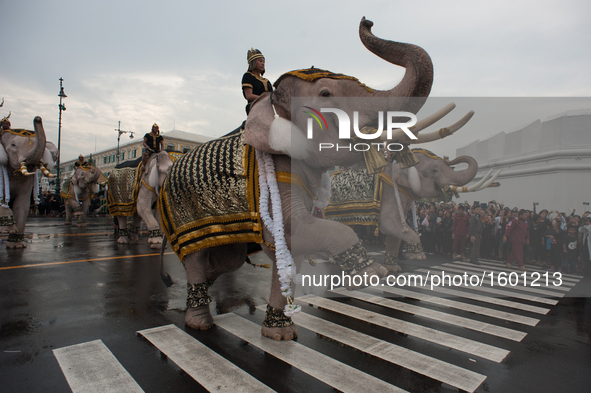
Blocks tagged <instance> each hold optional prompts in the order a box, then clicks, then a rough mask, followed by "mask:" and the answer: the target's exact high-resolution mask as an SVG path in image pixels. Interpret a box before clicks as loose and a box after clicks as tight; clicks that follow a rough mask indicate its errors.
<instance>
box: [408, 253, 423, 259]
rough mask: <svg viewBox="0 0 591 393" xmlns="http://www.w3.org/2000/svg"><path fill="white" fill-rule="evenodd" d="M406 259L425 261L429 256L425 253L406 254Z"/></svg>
mask: <svg viewBox="0 0 591 393" xmlns="http://www.w3.org/2000/svg"><path fill="white" fill-rule="evenodd" d="M405 255H406V259H414V260H423V259H427V256H426V255H425V253H424V252H419V253H416V254H409V253H406V254H405Z"/></svg>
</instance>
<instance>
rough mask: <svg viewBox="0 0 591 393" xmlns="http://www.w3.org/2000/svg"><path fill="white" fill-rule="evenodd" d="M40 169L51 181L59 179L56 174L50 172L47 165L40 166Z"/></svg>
mask: <svg viewBox="0 0 591 393" xmlns="http://www.w3.org/2000/svg"><path fill="white" fill-rule="evenodd" d="M39 169H40V170H41V173H43V174H44V175H45V176H47V177H49V178H51V179H53V178H56V177H57V175H56V174H53V173H51V172H50V171H49V169H47V167H46V166H45V165H43V164H39Z"/></svg>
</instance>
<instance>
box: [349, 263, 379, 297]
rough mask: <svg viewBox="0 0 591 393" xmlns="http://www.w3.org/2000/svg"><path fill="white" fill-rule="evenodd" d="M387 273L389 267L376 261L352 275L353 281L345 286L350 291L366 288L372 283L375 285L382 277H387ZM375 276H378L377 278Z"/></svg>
mask: <svg viewBox="0 0 591 393" xmlns="http://www.w3.org/2000/svg"><path fill="white" fill-rule="evenodd" d="M387 275H388V269H386V268H385V267H384V266H382V265H380V264H379V263H377V262H374V263H372V264H371V265H369V266H367V267H365V268H363V269H362V270H361V271H360V272H359V273H356V274H354V275H352V276H351V281H350V282H349V283H348V284H349V285H345V288H347V290H349V291H352V290H354V289H362V288H366V287H368V286H370V285H372V283H373V284H374V285H375V283H376V282H379V281H380V279H381V278H382V277H386V276H387ZM375 277H377V280H376V278H375Z"/></svg>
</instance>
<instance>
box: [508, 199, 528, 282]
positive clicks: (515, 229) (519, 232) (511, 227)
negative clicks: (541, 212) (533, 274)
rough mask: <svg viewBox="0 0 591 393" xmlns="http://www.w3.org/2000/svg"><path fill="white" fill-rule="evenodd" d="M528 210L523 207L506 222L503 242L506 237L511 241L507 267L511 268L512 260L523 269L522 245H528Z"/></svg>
mask: <svg viewBox="0 0 591 393" xmlns="http://www.w3.org/2000/svg"><path fill="white" fill-rule="evenodd" d="M527 216H528V212H527V211H526V210H524V209H521V210H520V211H519V215H518V218H514V219H512V220H511V221H509V223H508V224H507V228H506V229H505V237H503V243H505V242H507V239H508V240H509V241H510V242H511V246H512V249H511V255H509V259H508V260H507V264H506V265H507V267H508V268H511V265H512V262H513V261H517V265H518V266H519V267H518V269H519V270H522V271H525V266H524V265H523V245H524V244H527V245H529V225H528V223H527Z"/></svg>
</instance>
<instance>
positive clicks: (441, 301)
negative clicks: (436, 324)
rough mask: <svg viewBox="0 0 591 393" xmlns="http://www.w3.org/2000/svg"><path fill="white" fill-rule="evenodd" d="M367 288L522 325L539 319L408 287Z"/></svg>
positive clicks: (533, 322)
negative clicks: (412, 289) (428, 293)
mask: <svg viewBox="0 0 591 393" xmlns="http://www.w3.org/2000/svg"><path fill="white" fill-rule="evenodd" d="M366 290H369V291H376V292H382V291H383V292H386V293H391V294H393V295H399V296H404V297H407V298H411V299H417V300H420V301H422V302H426V303H432V304H437V305H439V306H445V307H449V308H454V309H456V310H462V311H467V312H471V313H474V314H480V315H486V316H487V317H493V318H497V319H503V320H506V321H511V322H516V323H520V324H522V325H529V326H536V325H537V324H538V322H540V320H539V319H535V318H530V317H525V316H523V315H519V314H513V313H510V312H505V311H498V310H494V309H492V308H487V307H481V306H477V305H474V304H470V303H464V302H458V301H455V300H450V299H445V298H441V297H437V296H431V295H426V294H424V293H420V292H416V291H409V290H406V289H402V288H398V287H388V286H384V287H377V288H376V287H368V288H366Z"/></svg>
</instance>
